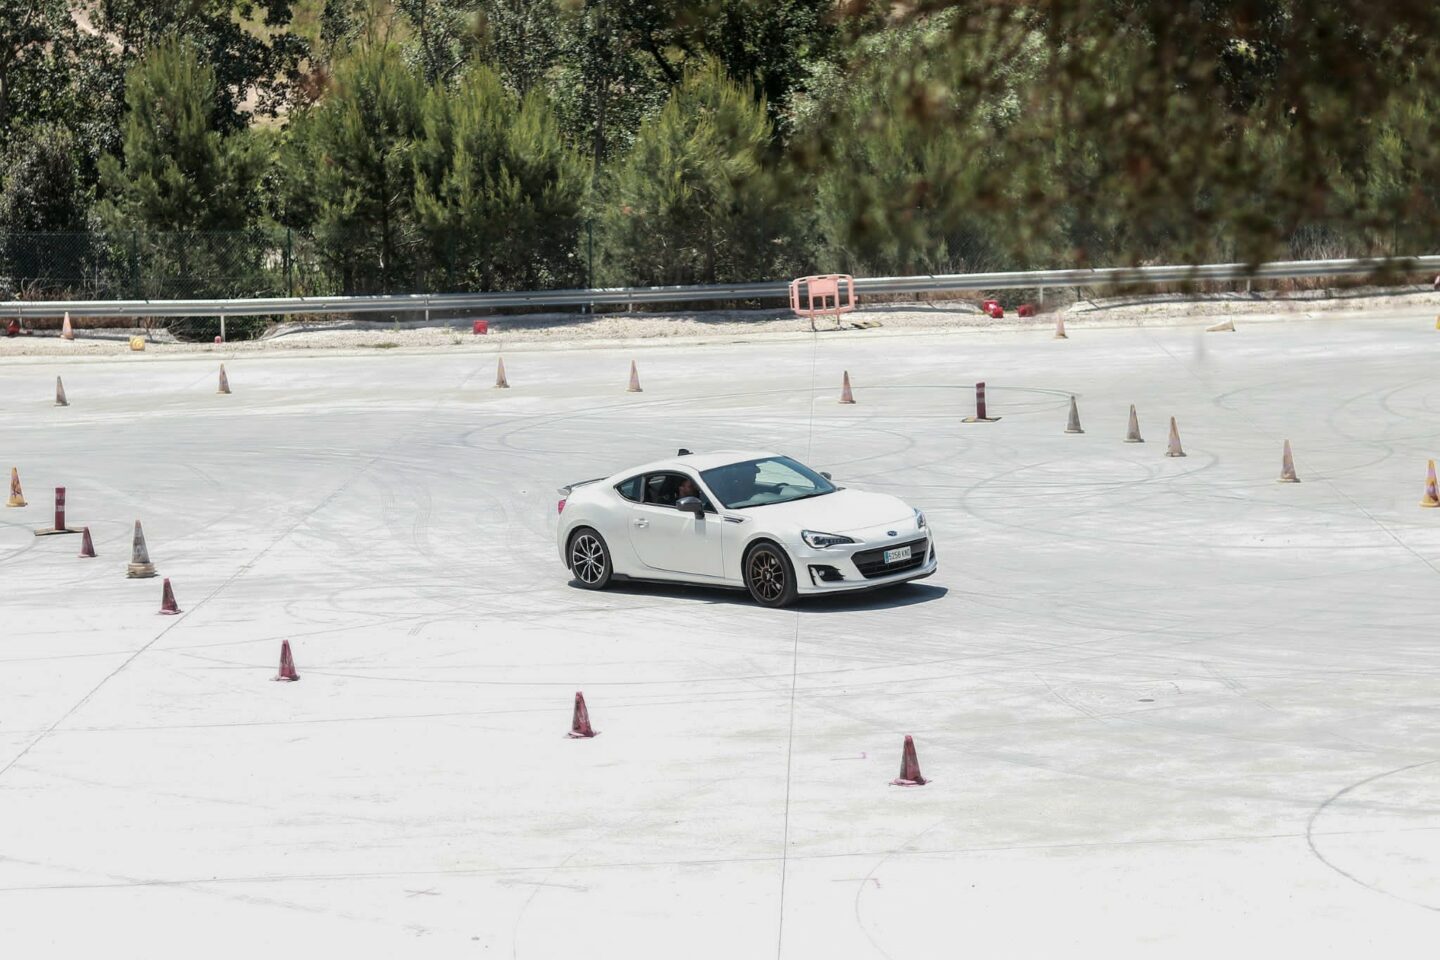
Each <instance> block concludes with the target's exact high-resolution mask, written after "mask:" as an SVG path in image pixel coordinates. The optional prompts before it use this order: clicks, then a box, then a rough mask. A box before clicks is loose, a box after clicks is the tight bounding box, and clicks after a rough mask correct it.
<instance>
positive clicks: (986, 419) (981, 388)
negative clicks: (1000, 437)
mask: <svg viewBox="0 0 1440 960" xmlns="http://www.w3.org/2000/svg"><path fill="white" fill-rule="evenodd" d="M999 419H1000V418H999V417H990V416H986V415H985V383H984V381H981V382H980V383H977V384H975V416H973V417H966V418H965V419H964V420H961V421H960V422H961V423H994V422H995V421H996V420H999Z"/></svg>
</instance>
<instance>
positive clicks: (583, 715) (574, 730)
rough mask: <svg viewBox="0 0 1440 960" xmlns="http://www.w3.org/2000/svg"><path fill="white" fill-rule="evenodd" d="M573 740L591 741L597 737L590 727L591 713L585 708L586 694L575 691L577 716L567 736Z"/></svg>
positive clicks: (572, 721)
mask: <svg viewBox="0 0 1440 960" xmlns="http://www.w3.org/2000/svg"><path fill="white" fill-rule="evenodd" d="M565 736H567V737H569V738H570V739H571V740H589V739H590V738H591V737H593V736H595V730H594V728H593V727H591V726H590V711H589V710H587V709H586V708H585V694H583V693H581V692H580V691H579V690H576V691H575V716H574V717H573V718H572V719H571V721H570V732H569V733H567V734H565Z"/></svg>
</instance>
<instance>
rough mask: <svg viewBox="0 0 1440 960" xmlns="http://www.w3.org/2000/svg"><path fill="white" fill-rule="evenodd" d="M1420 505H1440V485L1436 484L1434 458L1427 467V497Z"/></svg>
mask: <svg viewBox="0 0 1440 960" xmlns="http://www.w3.org/2000/svg"><path fill="white" fill-rule="evenodd" d="M1420 506H1422V507H1440V487H1436V486H1435V461H1434V460H1431V461H1430V463H1429V465H1428V466H1427V467H1426V468H1425V499H1424V500H1421V501H1420Z"/></svg>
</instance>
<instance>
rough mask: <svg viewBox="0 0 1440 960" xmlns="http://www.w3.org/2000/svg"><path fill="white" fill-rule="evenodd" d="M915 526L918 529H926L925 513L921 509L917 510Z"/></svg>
mask: <svg viewBox="0 0 1440 960" xmlns="http://www.w3.org/2000/svg"><path fill="white" fill-rule="evenodd" d="M910 509H911V510H915V508H914V507H911V508H910ZM915 527H916V529H918V530H924V529H925V514H923V513H921V512H920V511H919V510H915Z"/></svg>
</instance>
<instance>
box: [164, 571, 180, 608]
mask: <svg viewBox="0 0 1440 960" xmlns="http://www.w3.org/2000/svg"><path fill="white" fill-rule="evenodd" d="M160 612H161V613H164V614H169V615H170V616H174V615H175V614H177V613H179V612H180V605H179V604H177V603H176V602H175V591H174V590H171V589H170V578H169V577H166V578H165V586H164V588H163V589H162V590H161V591H160Z"/></svg>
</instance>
